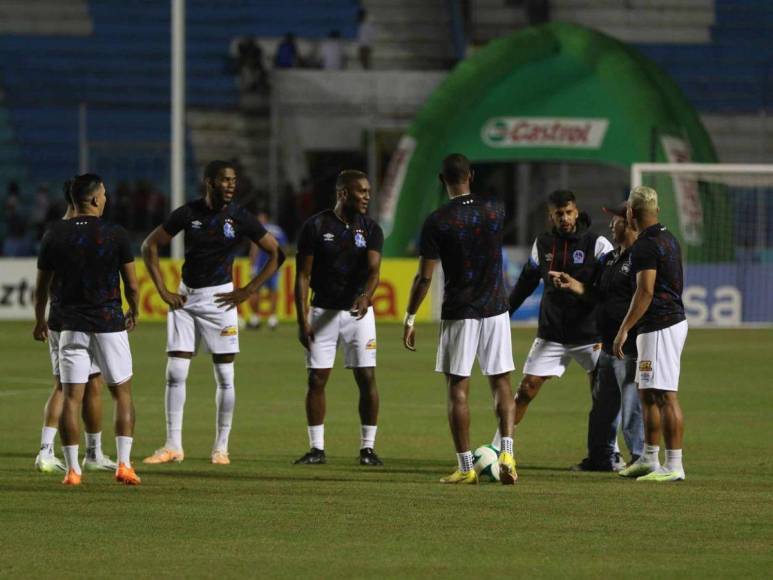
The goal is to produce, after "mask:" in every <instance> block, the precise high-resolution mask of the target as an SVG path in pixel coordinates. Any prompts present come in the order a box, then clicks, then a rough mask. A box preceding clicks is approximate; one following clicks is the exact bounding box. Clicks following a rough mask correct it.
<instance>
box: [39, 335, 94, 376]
mask: <svg viewBox="0 0 773 580" xmlns="http://www.w3.org/2000/svg"><path fill="white" fill-rule="evenodd" d="M48 354H49V356H50V357H51V368H52V369H53V371H54V376H55V377H58V376H59V331H58V330H49V331H48ZM101 372H102V371H100V370H99V367H98V366H97V361H96V360H93V359H92V361H91V369H90V370H89V376H90V375H98V374H99V373H101Z"/></svg>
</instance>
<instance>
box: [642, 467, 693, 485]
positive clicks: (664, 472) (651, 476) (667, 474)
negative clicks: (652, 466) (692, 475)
mask: <svg viewBox="0 0 773 580" xmlns="http://www.w3.org/2000/svg"><path fill="white" fill-rule="evenodd" d="M636 481H654V482H656V483H666V482H669V481H684V470H682V469H680V470H679V471H672V470H668V469H666V468H665V467H661V468H660V469H656V470H655V471H653V472H652V473H648V474H647V475H642V476H641V477H637V478H636Z"/></svg>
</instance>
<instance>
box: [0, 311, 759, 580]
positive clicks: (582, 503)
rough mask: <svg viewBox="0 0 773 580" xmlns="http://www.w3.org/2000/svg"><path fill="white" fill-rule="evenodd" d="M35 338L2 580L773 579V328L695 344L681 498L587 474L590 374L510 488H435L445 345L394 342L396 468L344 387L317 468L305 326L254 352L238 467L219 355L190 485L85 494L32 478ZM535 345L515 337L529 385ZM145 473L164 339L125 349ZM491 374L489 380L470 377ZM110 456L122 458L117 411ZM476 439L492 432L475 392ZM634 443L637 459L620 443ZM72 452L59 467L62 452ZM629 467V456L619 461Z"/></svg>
mask: <svg viewBox="0 0 773 580" xmlns="http://www.w3.org/2000/svg"><path fill="white" fill-rule="evenodd" d="M31 330H32V325H31V323H10V322H3V323H2V324H1V325H0V352H1V353H2V355H1V357H2V359H1V360H2V371H1V372H0V442H1V443H0V457H1V458H2V461H0V513H1V514H2V526H0V546H1V547H2V549H0V576H3V577H13V578H19V577H43V576H47V577H50V576H52V575H54V574H56V575H57V576H63V577H107V576H113V577H114V576H116V575H128V576H129V577H143V578H144V577H217V578H231V577H243V576H265V577H298V576H302V575H306V576H311V577H341V576H343V577H372V576H378V577H443V576H446V575H448V576H454V577H459V576H469V577H477V576H482V577H486V576H494V575H495V576H523V577H557V576H559V575H562V576H571V577H601V576H608V577H634V576H645V577H659V576H669V577H685V576H688V577H727V576H745V577H769V575H770V573H771V570H773V460H772V459H771V456H772V455H773V443H772V436H773V433H771V431H772V429H771V417H772V415H771V413H772V410H773V395H772V394H771V393H772V391H771V381H770V368H771V353H773V332H771V331H770V330H726V331H713V330H692V331H691V332H690V335H689V337H688V340H687V346H686V351H685V355H684V357H683V366H682V377H683V378H682V388H681V392H680V398H681V400H682V405H683V407H684V411H685V416H686V441H685V456H684V462H685V468H686V471H687V481H686V482H684V483H677V484H668V485H653V484H642V483H637V482H634V481H627V480H623V479H621V478H618V477H616V476H614V475H610V474H596V473H572V472H569V471H568V470H567V468H568V467H569V466H570V465H571V464H573V463H576V462H577V461H579V460H580V459H581V458H582V457H583V455H584V451H585V449H584V442H585V433H586V421H587V411H588V408H589V398H590V397H589V393H588V386H587V382H586V379H585V377H584V376H583V374H582V373H581V371H580V370H579V368H578V367H577V366H576V365H575V366H573V367H572V368H571V369H570V371H569V372H568V373H567V375H566V376H565V377H564V378H563V379H561V380H554V381H551V382H550V383H548V384H547V385H546V386H545V387H544V388H543V390H542V393H541V394H540V397H539V398H538V399H537V400H536V401H535V403H534V404H533V405H532V407H531V409H530V410H529V414H528V416H527V417H526V419H525V421H524V423H523V424H522V425H521V426H520V427H519V428H518V431H517V434H516V458H517V460H518V464H519V467H518V472H519V475H520V480H519V482H518V483H517V485H516V486H515V487H509V488H507V487H503V486H500V485H497V484H484V485H480V486H478V487H471V486H465V487H454V486H443V485H441V484H439V483H438V482H437V481H438V478H440V477H441V476H443V475H447V474H448V473H450V472H451V470H452V469H453V468H454V465H455V457H454V452H453V447H452V444H451V438H450V435H449V432H448V426H447V423H446V417H445V391H444V387H443V383H442V380H441V377H440V376H439V375H437V374H435V373H434V372H433V371H432V369H433V367H434V353H435V346H436V329H435V327H434V326H430V325H425V326H420V327H419V328H418V349H419V350H418V352H417V353H409V352H407V351H404V350H403V349H402V346H401V343H400V336H401V335H400V333H401V328H400V327H399V326H394V325H386V324H382V325H379V329H378V330H379V337H378V340H379V368H378V382H379V387H380V391H381V418H380V421H379V422H380V427H379V433H378V439H377V450H378V452H379V454H380V455H381V456H382V458H383V459H384V461H385V463H386V466H385V467H384V468H383V469H372V468H370V469H369V468H362V467H360V466H359V465H357V462H356V459H355V458H356V456H357V452H358V446H359V419H358V417H357V393H356V387H355V386H354V382H353V379H352V377H351V372H350V371H346V370H345V369H343V368H340V361H339V367H338V368H336V370H335V371H334V373H333V377H332V378H331V382H330V384H329V385H328V417H327V420H326V447H327V452H328V461H329V463H328V464H327V465H324V466H293V465H291V461H292V460H293V459H295V458H296V457H298V456H300V455H301V454H302V453H303V452H304V451H306V449H307V446H308V442H307V439H306V430H305V418H304V411H303V397H304V376H305V372H304V368H303V357H302V350H301V347H300V345H299V344H298V343H297V341H296V338H295V327H294V325H289V324H288V325H284V326H282V327H280V328H279V330H277V331H276V332H269V331H267V330H261V331H256V332H244V333H243V334H242V354H241V355H240V356H239V358H238V359H237V366H236V389H237V390H236V393H237V406H236V415H235V418H234V429H233V432H232V435H231V457H232V460H233V463H232V464H231V465H230V466H214V465H211V464H210V463H209V461H208V460H209V452H210V447H211V444H212V439H213V436H214V386H213V378H212V371H211V365H210V361H209V358H208V357H204V356H199V357H198V358H197V359H195V360H194V363H193V365H192V368H191V376H190V379H189V381H188V400H187V405H186V410H185V427H184V432H183V438H184V439H183V441H184V446H185V452H186V459H185V462H184V463H183V464H181V465H179V466H167V465H164V466H153V467H150V466H145V465H142V464H141V463H139V462H138V472H139V473H140V475H141V476H142V478H143V484H142V486H140V487H138V488H126V487H123V486H120V485H118V484H116V483H114V482H113V480H112V477H111V475H110V474H108V473H99V474H86V475H85V479H84V485H83V486H81V487H80V488H76V489H69V488H64V487H63V486H62V485H61V484H60V483H59V481H60V479H61V477H60V476H46V475H42V474H39V473H36V472H35V471H34V470H33V460H34V457H35V454H36V452H37V446H38V441H39V434H40V427H41V415H42V407H43V403H44V401H45V399H46V397H47V395H48V391H49V389H50V366H49V363H48V353H47V350H46V347H45V346H44V345H42V344H39V343H35V342H33V340H32V338H31ZM532 337H533V331H531V330H516V331H514V345H515V346H514V347H515V352H516V364H517V366H518V367H519V368H520V367H521V365H522V363H523V360H524V358H525V355H526V352H527V350H528V347H529V345H530V344H531V340H532ZM131 344H132V351H133V354H134V369H135V380H134V395H135V403H136V407H137V429H136V434H135V448H134V458H135V460H140V459H141V458H142V457H144V456H146V455H148V454H150V453H151V452H152V451H153V450H154V449H155V448H156V447H159V446H160V445H161V444H162V443H163V440H164V414H163V413H164V411H163V407H164V402H163V391H164V380H163V373H164V366H165V355H164V344H165V329H164V326H163V325H159V324H150V323H147V324H144V325H141V326H140V327H139V328H138V329H137V331H136V332H134V333H133V334H132V335H131ZM476 372H477V369H476ZM105 401H106V404H107V405H108V406H107V407H106V409H105V426H104V438H103V439H104V441H105V449H106V451H107V452H108V453H110V455H111V456H113V457H115V448H114V440H113V438H112V427H111V423H110V421H111V417H112V412H111V411H110V407H109V403H108V401H109V399H108V395H107V394H105ZM472 418H473V426H472V440H473V442H474V444H475V445H476V446H477V445H481V444H484V443H487V442H488V441H489V440H490V437H491V435H492V433H493V431H494V428H495V422H494V418H493V413H492V411H491V403H490V396H489V393H488V388H487V385H486V382H485V380H484V379H483V378H482V377H480V376H479V375H477V376H474V377H473V388H472ZM621 445H622V443H621ZM57 455H59V456H61V451H60V450H59V447H58V444H57ZM626 455H627V454H626Z"/></svg>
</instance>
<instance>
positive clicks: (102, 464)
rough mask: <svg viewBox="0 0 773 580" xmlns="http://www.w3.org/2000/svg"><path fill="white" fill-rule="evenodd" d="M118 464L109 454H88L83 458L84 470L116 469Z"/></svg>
mask: <svg viewBox="0 0 773 580" xmlns="http://www.w3.org/2000/svg"><path fill="white" fill-rule="evenodd" d="M116 469H118V464H117V463H116V462H115V461H112V460H111V459H110V458H109V457H108V456H107V455H98V456H97V457H95V458H91V457H89V456H88V455H87V456H86V457H84V458H83V471H115V470H116Z"/></svg>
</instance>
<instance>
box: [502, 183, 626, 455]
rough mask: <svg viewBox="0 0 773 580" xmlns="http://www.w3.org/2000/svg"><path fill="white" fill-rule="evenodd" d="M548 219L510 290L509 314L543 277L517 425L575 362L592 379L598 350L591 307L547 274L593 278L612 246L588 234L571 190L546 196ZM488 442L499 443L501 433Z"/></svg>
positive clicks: (519, 394) (518, 395) (518, 399)
mask: <svg viewBox="0 0 773 580" xmlns="http://www.w3.org/2000/svg"><path fill="white" fill-rule="evenodd" d="M548 217H549V218H550V221H551V222H552V224H553V229H552V230H551V231H549V232H545V233H543V234H540V235H539V236H537V239H536V240H534V244H533V245H532V248H531V255H530V256H529V260H528V261H527V262H526V264H524V266H523V270H521V275H520V276H519V278H518V282H516V284H515V287H514V288H513V291H512V292H511V293H510V313H513V312H515V311H516V310H518V308H519V307H520V306H521V304H523V301H524V300H526V298H528V297H529V296H530V295H531V293H532V292H534V290H535V289H536V288H537V286H538V285H539V282H540V280H544V282H545V287H544V293H543V295H542V302H541V303H540V311H539V325H538V329H537V338H535V339H534V343H533V344H532V346H531V350H530V351H529V355H528V357H527V358H526V364H525V365H524V367H523V379H522V380H521V385H520V386H519V387H518V392H517V393H516V395H515V399H516V407H515V424H516V426H517V425H518V424H519V423H520V422H521V421H522V420H523V417H524V415H526V411H527V410H528V409H529V404H530V403H531V402H532V401H533V400H534V397H536V396H537V394H538V393H539V390H540V388H541V387H542V385H544V384H545V382H546V381H547V380H549V379H551V378H552V377H561V376H562V375H563V374H564V372H565V371H566V368H567V366H569V363H570V362H571V361H572V359H574V360H576V361H577V362H578V363H579V364H580V366H582V368H583V369H585V372H587V373H588V376H589V379H591V381H592V378H593V377H592V373H593V371H594V369H595V368H596V361H597V360H598V357H599V352H600V351H601V345H600V344H599V334H598V331H597V329H596V316H595V312H594V309H595V305H594V304H593V303H591V302H588V301H585V300H583V299H581V298H580V297H579V296H576V295H574V294H571V293H569V292H564V291H562V290H560V289H559V288H556V287H555V286H554V285H553V283H552V282H551V280H550V276H549V274H548V272H550V271H551V270H552V271H556V272H566V273H567V274H570V275H571V276H572V277H574V278H576V279H577V280H579V281H580V282H583V283H586V282H589V281H590V280H591V277H592V276H593V272H594V270H595V268H596V264H597V262H598V259H599V258H600V257H601V256H603V255H604V254H606V253H607V252H609V251H611V250H612V244H610V243H609V241H608V240H607V239H606V238H605V237H604V236H600V235H598V234H595V233H593V232H591V231H590V230H589V229H588V227H589V225H590V224H589V219H588V217H587V215H585V214H580V211H579V209H578V208H577V199H576V197H575V195H574V193H573V192H571V191H568V190H557V191H554V192H553V193H551V194H550V196H549V197H548ZM492 445H494V446H495V447H497V448H498V447H499V433H497V434H496V435H495V436H494V440H493V441H492Z"/></svg>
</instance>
